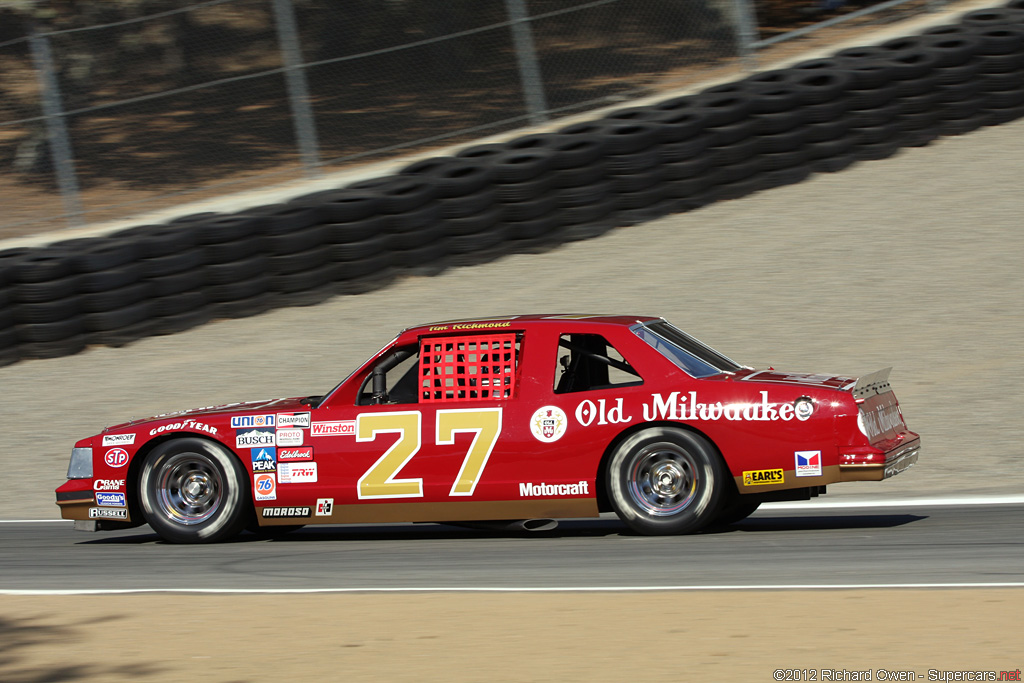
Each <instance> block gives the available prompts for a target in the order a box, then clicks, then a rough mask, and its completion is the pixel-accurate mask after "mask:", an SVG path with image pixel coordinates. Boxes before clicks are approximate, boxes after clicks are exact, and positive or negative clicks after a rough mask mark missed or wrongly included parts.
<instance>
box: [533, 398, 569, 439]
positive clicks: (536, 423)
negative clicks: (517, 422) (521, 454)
mask: <svg viewBox="0 0 1024 683" xmlns="http://www.w3.org/2000/svg"><path fill="white" fill-rule="evenodd" d="M568 423H569V419H568V418H567V417H566V416H565V412H564V411H563V410H562V409H561V408H559V407H558V406H544V407H543V408H538V409H537V410H536V412H534V413H533V417H531V418H530V432H532V433H533V437H534V438H535V439H537V441H541V442H543V443H551V442H553V441H558V440H559V439H561V438H562V436H563V435H564V434H565V428H566V426H567V425H568Z"/></svg>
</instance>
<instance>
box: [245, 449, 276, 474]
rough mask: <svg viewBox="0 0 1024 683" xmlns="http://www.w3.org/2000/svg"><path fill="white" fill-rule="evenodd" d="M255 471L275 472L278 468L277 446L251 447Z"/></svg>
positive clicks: (253, 469) (250, 451)
mask: <svg viewBox="0 0 1024 683" xmlns="http://www.w3.org/2000/svg"><path fill="white" fill-rule="evenodd" d="M249 453H250V457H252V471H253V472H273V471H275V470H276V469H277V449H276V448H250V449H249Z"/></svg>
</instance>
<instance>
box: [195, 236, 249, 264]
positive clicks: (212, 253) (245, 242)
mask: <svg viewBox="0 0 1024 683" xmlns="http://www.w3.org/2000/svg"><path fill="white" fill-rule="evenodd" d="M262 252H263V236H262V235H252V236H250V237H246V238H243V239H239V240H235V241H234V242H217V243H215V244H207V245H204V246H203V256H204V257H205V259H206V263H208V264H214V263H228V262H230V261H241V260H242V259H246V258H249V257H250V256H255V255H256V254H261V253H262Z"/></svg>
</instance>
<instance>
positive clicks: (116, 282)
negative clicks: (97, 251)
mask: <svg viewBox="0 0 1024 683" xmlns="http://www.w3.org/2000/svg"><path fill="white" fill-rule="evenodd" d="M143 273H144V271H143V266H142V265H141V264H139V263H130V264H127V265H124V266H121V267H120V268H111V269H110V270H101V271H98V272H95V273H82V274H81V275H80V276H79V282H80V283H81V284H80V287H81V291H83V292H106V291H109V290H111V289H120V288H122V287H129V286H131V285H134V284H135V283H137V282H138V281H139V280H140V279H141V278H142V276H143Z"/></svg>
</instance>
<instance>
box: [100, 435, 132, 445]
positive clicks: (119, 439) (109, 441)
mask: <svg viewBox="0 0 1024 683" xmlns="http://www.w3.org/2000/svg"><path fill="white" fill-rule="evenodd" d="M133 443H135V435H134V434H104V435H103V445H104V446H131V445H132V444H133Z"/></svg>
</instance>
